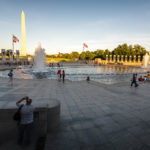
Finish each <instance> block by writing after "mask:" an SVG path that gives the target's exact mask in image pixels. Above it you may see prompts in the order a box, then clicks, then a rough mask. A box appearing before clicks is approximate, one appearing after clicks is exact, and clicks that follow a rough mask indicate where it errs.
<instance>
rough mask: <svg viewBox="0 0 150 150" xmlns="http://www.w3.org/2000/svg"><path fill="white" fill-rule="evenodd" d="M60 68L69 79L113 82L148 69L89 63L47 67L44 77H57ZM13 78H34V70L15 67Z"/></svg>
mask: <svg viewBox="0 0 150 150" xmlns="http://www.w3.org/2000/svg"><path fill="white" fill-rule="evenodd" d="M59 69H61V71H62V70H65V72H66V76H65V78H66V79H68V80H71V81H82V80H86V78H87V76H89V77H90V80H93V81H96V82H100V83H105V84H113V83H120V82H128V81H130V80H131V78H132V74H133V73H137V74H138V76H140V75H142V76H144V75H146V72H147V71H148V69H143V68H140V67H128V66H95V67H94V66H89V65H67V66H64V67H53V68H50V67H47V68H46V70H45V72H44V73H43V74H44V78H47V79H57V71H58V70H59ZM0 77H8V70H7V71H1V72H0ZM14 78H22V79H34V78H37V76H36V72H34V71H33V70H32V69H29V68H25V69H15V70H14Z"/></svg>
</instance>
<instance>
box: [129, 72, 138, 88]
mask: <svg viewBox="0 0 150 150" xmlns="http://www.w3.org/2000/svg"><path fill="white" fill-rule="evenodd" d="M136 79H137V74H135V73H134V74H133V78H132V82H131V86H132V85H133V84H134V85H135V87H137V86H138V84H137V83H136Z"/></svg>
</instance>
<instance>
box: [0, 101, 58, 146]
mask: <svg viewBox="0 0 150 150" xmlns="http://www.w3.org/2000/svg"><path fill="white" fill-rule="evenodd" d="M44 102H45V101H44ZM34 106H35V112H34V130H33V136H34V138H38V137H42V136H45V135H46V134H47V132H50V131H51V130H53V129H55V128H57V127H58V126H59V120H60V119H59V118H60V103H59V102H58V101H57V100H49V101H48V103H44V104H43V103H41V104H40V103H36V104H34ZM16 111H17V107H15V104H14V103H13V104H11V103H7V104H6V105H5V104H4V102H2V101H0V144H1V143H4V142H7V141H8V140H11V139H14V138H16V140H17V134H18V125H17V123H16V122H15V121H14V120H13V115H14V113H15V112H16Z"/></svg>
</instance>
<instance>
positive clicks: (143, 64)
mask: <svg viewBox="0 0 150 150" xmlns="http://www.w3.org/2000/svg"><path fill="white" fill-rule="evenodd" d="M148 64H149V55H148V54H147V53H146V55H145V56H144V57H143V62H142V68H147V67H148Z"/></svg>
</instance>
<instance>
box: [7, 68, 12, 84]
mask: <svg viewBox="0 0 150 150" xmlns="http://www.w3.org/2000/svg"><path fill="white" fill-rule="evenodd" d="M8 77H9V81H8V82H10V83H11V85H13V70H12V69H11V70H10V71H9V73H8Z"/></svg>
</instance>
